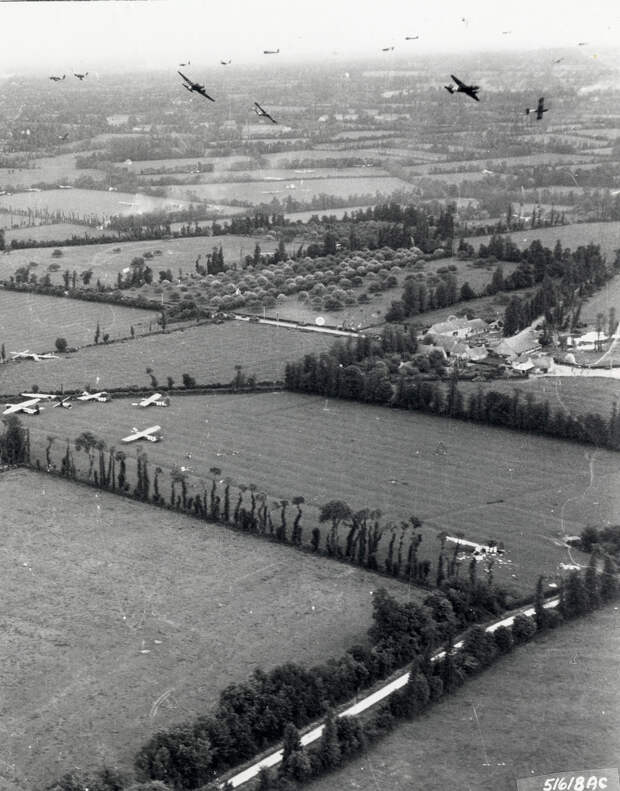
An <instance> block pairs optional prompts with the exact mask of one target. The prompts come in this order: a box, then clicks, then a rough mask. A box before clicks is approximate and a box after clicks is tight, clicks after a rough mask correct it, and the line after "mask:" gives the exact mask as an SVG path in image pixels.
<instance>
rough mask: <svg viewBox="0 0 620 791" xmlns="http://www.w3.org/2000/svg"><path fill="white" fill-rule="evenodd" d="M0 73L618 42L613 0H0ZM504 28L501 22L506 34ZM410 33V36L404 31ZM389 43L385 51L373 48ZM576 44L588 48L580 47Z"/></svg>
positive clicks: (619, 24)
mask: <svg viewBox="0 0 620 791" xmlns="http://www.w3.org/2000/svg"><path fill="white" fill-rule="evenodd" d="M0 30H2V33H3V36H2V38H3V41H2V47H1V48H0V75H5V74H15V73H30V74H33V73H37V72H38V71H42V72H66V71H71V70H78V71H79V70H87V69H88V68H89V67H91V68H102V67H104V66H107V67H109V68H110V69H114V70H115V71H117V70H123V69H124V68H142V67H145V68H157V67H160V68H167V67H168V66H169V65H170V64H171V63H172V64H174V65H176V64H178V63H180V62H185V61H186V60H188V59H189V60H191V62H192V64H196V66H198V67H207V66H210V65H217V64H218V62H219V60H220V59H222V58H232V60H233V63H238V64H240V65H250V64H253V63H257V62H261V60H263V61H264V59H265V58H266V57H269V56H265V55H263V54H262V53H263V50H264V49H277V48H279V49H280V55H277V56H271V57H274V58H275V57H277V58H280V59H281V60H282V61H286V62H287V63H292V62H295V61H296V60H305V59H315V60H325V59H326V58H333V59H334V60H337V59H338V58H341V59H345V58H347V57H358V56H360V55H367V56H370V57H376V58H377V60H378V61H380V60H381V59H383V60H386V59H388V58H395V57H397V56H398V55H402V54H410V53H414V52H420V53H424V54H428V53H433V52H445V51H455V52H456V51H458V52H468V51H471V52H475V51H480V50H500V51H501V50H502V49H505V50H513V49H522V48H545V49H551V48H555V47H562V46H571V47H576V46H577V44H578V42H580V41H586V42H588V45H587V46H588V48H589V51H590V52H595V50H596V48H599V47H600V48H604V47H608V46H615V47H618V42H620V4H619V3H618V2H617V0H588V1H587V2H586V1H585V0H575V2H573V1H572V0H520V1H519V2H501V0H499V1H496V0H458V2H457V0H441V2H434V3H429V2H428V0H424V2H419V0H312V2H307V1H306V0H225V1H224V2H221V3H219V4H218V3H217V2H214V0H133V1H132V2H124V1H123V0H107V1H105V2H64V1H62V0H61V2H15V3H13V2H0ZM503 31H509V32H507V33H503ZM416 35H419V37H420V38H419V39H418V40H415V41H405V36H416ZM388 46H394V47H395V49H394V51H393V52H389V53H384V52H381V49H382V48H383V47H388ZM583 49H584V52H585V51H586V50H585V48H583Z"/></svg>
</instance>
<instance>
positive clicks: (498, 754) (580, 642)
mask: <svg viewBox="0 0 620 791" xmlns="http://www.w3.org/2000/svg"><path fill="white" fill-rule="evenodd" d="M618 626H619V623H618V608H617V607H607V608H605V609H603V610H599V611H597V612H596V613H595V614H594V615H592V616H588V617H587V618H585V619H580V620H578V621H574V622H573V623H571V624H568V625H566V626H563V627H561V628H560V629H557V630H555V631H553V632H548V633H547V634H545V635H544V636H542V637H540V638H538V639H536V640H535V641H534V642H533V643H530V644H529V645H527V646H526V647H521V648H517V649H516V650H515V652H514V653H513V654H511V655H510V656H508V657H506V658H504V659H502V660H501V661H499V662H498V663H497V664H496V665H494V666H493V667H492V668H490V669H489V670H486V671H485V672H484V673H483V674H482V675H481V676H479V677H478V678H474V679H471V680H469V681H467V683H466V684H465V686H464V687H462V688H461V689H460V690H458V691H457V692H456V693H455V694H453V695H450V696H449V697H447V698H444V700H443V701H442V702H441V703H440V704H439V705H435V706H433V707H432V708H431V709H430V710H429V711H428V712H427V713H426V714H424V715H423V716H422V717H420V718H419V719H417V720H415V721H413V722H402V721H401V722H399V723H398V726H397V728H396V729H395V730H394V731H393V732H392V733H391V734H389V735H388V736H386V737H385V738H384V739H382V740H381V741H380V742H379V743H377V744H376V745H375V746H374V747H372V748H371V749H370V750H369V751H368V752H367V753H366V754H365V755H363V756H362V757H361V758H359V759H357V760H355V761H352V762H351V763H347V764H346V766H345V767H344V768H343V769H341V770H340V771H339V772H337V773H331V774H329V775H326V776H325V777H324V778H323V779H321V780H318V781H315V782H313V783H311V784H310V785H309V786H308V788H309V789H311V790H312V791H333V789H336V788H338V789H342V791H353V789H355V791H376V789H377V788H381V789H383V788H389V789H393V791H410V789H411V788H412V787H419V788H424V789H425V790H427V791H445V789H448V788H468V789H476V791H513V789H514V788H515V780H516V779H517V778H526V777H531V776H532V775H544V774H547V773H549V774H551V773H553V772H561V771H568V770H571V769H580V768H591V769H594V768H603V767H617V766H618V761H619V759H620V751H619V750H618V733H620V694H619V692H618V684H617V674H616V670H615V668H616V663H617V656H618V651H620V630H619V629H618ZM541 690H544V694H541ZM614 690H615V692H614ZM474 707H475V708H474Z"/></svg>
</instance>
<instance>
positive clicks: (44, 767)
mask: <svg viewBox="0 0 620 791" xmlns="http://www.w3.org/2000/svg"><path fill="white" fill-rule="evenodd" d="M0 498H1V499H2V504H3V514H9V513H10V515H11V518H10V519H6V518H2V519H0V535H1V544H2V552H1V553H0V559H1V571H2V573H1V574H0V595H1V597H2V602H3V614H2V617H1V622H2V632H3V649H2V663H1V665H0V686H1V687H2V696H1V698H0V718H1V721H2V724H3V737H2V738H3V743H2V761H0V787H2V788H3V789H10V791H31V789H33V788H42V787H44V786H46V785H48V784H49V783H51V782H52V781H53V780H54V779H56V778H58V777H60V776H61V775H62V774H64V773H65V772H69V771H71V770H73V769H74V767H75V766H81V767H92V768H96V767H98V766H101V765H103V763H104V762H105V764H106V765H107V766H110V767H118V768H119V769H122V770H131V768H132V762H133V757H134V755H135V753H136V752H137V750H138V749H139V748H140V747H141V745H142V744H143V743H144V742H145V741H146V740H147V739H148V738H149V737H150V736H151V735H152V734H153V733H154V732H156V731H158V730H160V729H163V728H167V727H170V726H171V725H173V724H175V723H179V722H184V721H186V720H189V719H192V718H194V717H196V716H197V715H198V714H201V713H205V712H207V711H209V710H210V709H211V708H212V706H213V705H214V702H215V701H216V698H217V695H218V693H219V692H220V691H221V690H222V689H223V688H224V687H225V686H227V685H228V684H231V683H233V682H241V681H244V680H246V679H247V678H248V676H249V675H250V674H251V673H252V671H253V670H254V669H255V668H256V667H261V668H263V669H265V670H268V669H270V668H272V667H273V666H275V665H278V664H282V663H284V662H289V661H293V662H295V661H297V662H300V663H303V664H304V665H307V666H309V665H312V664H314V663H319V662H324V661H326V659H328V658H329V657H332V656H333V657H336V656H339V655H340V654H341V653H342V652H343V651H344V650H345V649H346V648H348V647H350V646H351V645H353V644H355V643H364V642H365V641H366V631H367V629H368V628H369V626H370V625H371V615H372V591H373V590H374V589H376V588H377V587H378V580H377V578H376V576H374V575H372V574H370V573H368V572H365V571H363V570H361V569H354V568H350V567H344V566H342V565H341V564H339V563H335V562H332V561H329V560H327V559H323V558H318V557H312V556H310V555H304V554H301V553H299V552H295V551H293V550H291V549H290V548H288V547H284V546H279V545H276V544H272V543H268V542H266V541H260V540H257V539H255V538H252V537H249V536H243V535H239V534H235V533H233V532H232V531H230V530H225V529H222V528H221V527H218V526H216V525H206V524H198V523H197V522H196V521H195V520H193V519H190V518H188V517H184V516H181V515H179V514H174V513H171V512H166V511H160V510H158V509H154V508H152V507H149V506H145V505H142V504H139V503H136V502H134V501H130V500H127V499H121V498H118V497H115V496H114V495H112V494H107V493H105V492H98V491H96V490H95V489H90V488H85V487H79V486H75V485H71V484H68V483H66V482H65V481H62V480H59V479H57V478H53V477H50V476H46V475H44V474H37V473H33V472H27V471H26V470H12V471H10V472H5V473H2V475H1V476H0ZM381 584H382V585H385V586H386V587H388V589H389V590H390V591H391V592H392V593H393V594H394V595H396V596H398V595H399V592H400V591H402V592H403V593H404V592H405V591H406V589H405V588H403V586H402V584H401V583H398V582H395V581H391V580H382V581H381ZM408 595H409V596H414V597H415V596H417V593H416V592H415V591H409V592H408Z"/></svg>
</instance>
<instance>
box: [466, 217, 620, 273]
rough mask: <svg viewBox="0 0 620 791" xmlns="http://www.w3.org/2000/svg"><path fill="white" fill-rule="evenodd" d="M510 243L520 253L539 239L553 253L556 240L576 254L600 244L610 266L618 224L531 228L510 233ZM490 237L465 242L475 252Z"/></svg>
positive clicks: (616, 245) (619, 234)
mask: <svg viewBox="0 0 620 791" xmlns="http://www.w3.org/2000/svg"><path fill="white" fill-rule="evenodd" d="M509 236H510V237H511V239H512V241H513V242H514V243H515V244H516V245H517V246H518V247H519V248H521V249H524V248H525V247H529V245H530V244H531V243H532V242H533V241H534V239H540V241H541V243H542V244H543V245H544V246H545V247H549V248H551V249H553V246H554V245H555V243H556V242H557V240H558V239H559V240H560V242H561V243H562V245H563V246H564V247H570V248H571V250H576V249H577V248H578V247H579V246H580V245H584V246H585V245H588V244H590V242H593V243H594V244H599V245H600V246H601V251H602V252H603V253H604V254H605V256H606V257H607V261H608V263H613V261H614V258H615V251H616V250H617V249H618V248H619V247H620V222H584V223H573V224H572V225H556V226H554V227H553V228H534V229H533V230H532V229H528V230H525V231H513V232H512V233H510V234H509ZM490 238H491V237H490V236H470V237H467V238H466V241H467V242H469V243H470V244H473V246H474V249H476V250H478V247H479V246H480V245H481V244H488V243H489V239H490Z"/></svg>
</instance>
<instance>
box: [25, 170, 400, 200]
mask: <svg viewBox="0 0 620 791" xmlns="http://www.w3.org/2000/svg"><path fill="white" fill-rule="evenodd" d="M291 184H293V185H294V186H295V189H287V187H290V185H291ZM406 189H409V185H408V184H407V182H406V181H403V180H402V179H398V178H392V177H391V176H378V177H377V178H372V177H370V176H365V177H362V178H356V179H348V178H342V179H329V178H327V179H303V178H300V177H298V178H297V179H295V180H290V182H287V184H286V185H285V184H280V183H279V182H277V181H273V182H272V181H260V182H259V181H243V182H238V183H230V184H191V185H190V184H187V185H185V184H181V185H178V186H177V185H172V186H170V187H167V188H166V191H167V194H168V196H169V199H170V200H175V201H176V200H179V199H181V200H186V201H189V200H191V197H190V195H197V196H198V197H199V198H200V199H201V200H203V201H221V202H223V203H226V201H229V200H233V199H234V200H245V201H250V202H251V203H269V201H270V200H271V198H272V196H273V195H277V196H278V197H279V198H280V199H282V200H284V199H286V197H287V196H288V195H291V196H292V197H293V198H297V199H298V200H311V199H312V197H313V196H315V195H320V194H322V193H324V194H326V195H334V196H336V197H339V198H347V197H349V196H350V195H367V194H368V195H372V196H373V198H374V195H375V193H376V192H382V193H385V194H389V193H391V192H394V191H395V190H406ZM28 194H30V193H28ZM13 197H15V196H13Z"/></svg>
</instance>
